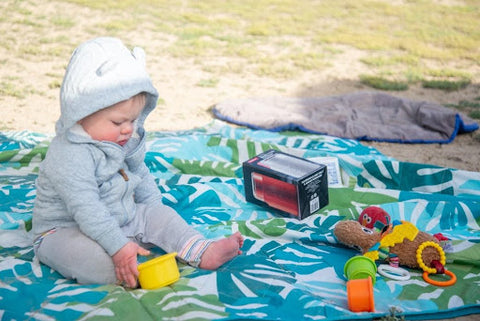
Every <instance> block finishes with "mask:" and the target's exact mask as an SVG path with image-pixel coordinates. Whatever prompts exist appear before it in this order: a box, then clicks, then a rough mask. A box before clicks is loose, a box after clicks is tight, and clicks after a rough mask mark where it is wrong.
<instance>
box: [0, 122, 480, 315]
mask: <svg viewBox="0 0 480 321" xmlns="http://www.w3.org/2000/svg"><path fill="white" fill-rule="evenodd" d="M51 138H52V137H51V136H49V135H44V134H39V133H34V132H28V131H25V132H0V200H1V202H0V319H1V320H13V319H15V320H25V319H29V320H75V319H80V320H91V319H93V320H159V319H162V320H239V319H242V320H351V319H372V318H377V317H382V316H389V315H392V314H395V315H397V316H398V315H404V316H406V318H407V319H409V320H411V319H433V318H435V319H438V318H446V317H455V316H460V315H467V314H473V313H480V287H479V284H480V243H479V241H480V226H479V224H480V173H477V172H467V171H463V170H457V169H452V168H443V167H437V166H433V165H427V164H415V163H405V162H399V161H396V160H395V159H392V158H389V157H387V156H385V155H382V154H381V153H380V152H378V151H377V150H376V149H374V148H372V147H367V146H364V145H362V144H361V143H360V142H358V141H356V140H348V139H340V138H337V137H332V136H323V135H312V134H306V133H301V132H281V133H274V132H269V131H262V130H251V129H247V128H237V127H233V126H230V125H228V124H227V123H225V122H222V121H219V120H215V121H213V122H212V123H211V124H209V125H207V126H205V127H201V128H197V129H193V130H188V131H178V132H152V133H149V135H148V138H147V148H148V152H147V155H146V159H145V162H146V163H147V165H148V167H149V169H150V171H151V172H152V173H153V175H154V176H155V179H156V182H157V184H158V187H159V189H160V190H161V191H162V192H163V195H164V198H163V202H164V203H165V204H166V205H169V206H171V207H173V208H174V209H175V210H177V211H178V212H179V213H180V214H181V215H182V216H183V217H184V218H185V220H187V221H188V223H190V224H191V225H192V226H193V227H194V228H196V229H197V230H198V231H200V232H202V233H203V234H204V235H205V236H207V237H208V238H212V239H215V238H219V237H223V236H226V235H230V234H232V233H234V232H235V231H240V232H241V233H242V234H243V235H244V236H245V243H244V246H243V249H242V250H243V253H242V254H241V255H240V256H238V257H236V258H234V259H233V260H232V261H230V262H229V263H227V264H225V265H223V266H222V267H220V268H219V269H218V270H216V271H206V270H201V269H197V268H193V267H190V266H187V265H183V264H179V269H180V274H181V277H180V279H179V281H177V282H176V283H174V284H172V285H170V286H167V287H163V288H160V289H156V290H143V289H125V288H123V287H121V286H117V285H81V284H77V283H75V282H74V281H72V280H67V279H64V278H63V277H62V276H61V275H60V274H58V273H57V272H55V271H53V270H51V269H50V268H48V267H47V266H45V265H43V264H40V263H39V262H38V261H37V260H36V258H35V256H34V253H33V249H32V245H31V244H32V237H31V235H30V233H29V230H30V227H31V218H32V208H33V202H34V198H35V178H36V176H37V172H38V166H39V163H40V162H41V160H42V158H43V157H44V156H45V152H46V150H47V148H48V144H49V141H50V140H51ZM272 148H273V149H277V150H280V151H283V152H286V153H289V154H292V155H296V156H301V157H304V158H308V159H316V160H319V159H320V160H321V159H323V158H324V157H327V158H328V159H332V158H333V159H336V160H338V164H339V170H340V173H341V175H340V181H339V182H337V183H336V184H335V186H333V185H332V186H330V187H329V198H330V203H329V205H328V206H326V207H324V208H322V209H320V210H319V211H318V212H317V213H315V214H313V215H311V216H309V217H307V218H305V219H304V220H298V219H296V218H292V217H288V216H285V215H283V214H282V213H280V212H278V211H276V210H274V209H269V208H265V207H262V206H259V205H255V204H252V203H248V202H246V201H245V197H244V187H243V180H242V162H243V161H246V160H247V159H249V158H251V157H253V156H255V155H257V154H259V153H261V152H263V151H266V150H268V149H272ZM329 171H330V168H329ZM369 205H378V206H380V207H382V208H383V209H385V210H386V211H387V212H388V213H389V214H390V215H391V217H392V219H394V220H395V219H397V220H406V221H409V222H411V223H412V224H414V225H415V226H416V227H418V228H419V229H420V230H423V231H426V232H429V233H432V234H434V233H439V232H440V233H442V234H443V235H444V236H446V237H448V238H450V239H451V244H450V246H449V247H448V249H446V257H447V264H446V268H447V269H449V270H450V271H452V272H453V273H454V274H455V275H456V276H457V278H458V281H457V283H456V284H455V285H453V286H450V287H438V286H434V285H430V284H428V283H426V282H425V281H424V280H423V278H422V276H421V271H419V270H409V272H410V274H411V278H410V280H407V281H395V280H392V279H388V278H386V277H383V276H381V275H377V279H376V283H375V285H374V287H373V289H374V297H375V311H374V312H352V311H350V310H349V308H348V302H347V290H346V281H347V280H346V278H345V276H344V273H343V268H344V265H345V262H346V261H347V260H348V259H349V258H351V257H353V256H355V255H358V254H359V253H358V252H357V251H356V250H354V249H351V248H347V247H345V246H342V245H341V244H339V243H338V242H337V241H336V239H335V237H334V235H333V229H334V227H335V224H336V223H337V222H339V221H340V220H345V219H356V218H357V217H358V215H359V213H360V212H361V210H362V209H363V208H365V207H366V206H369ZM161 254H162V252H161V251H160V250H158V251H155V252H154V253H153V254H152V255H151V256H150V257H149V258H152V257H154V256H157V255H161ZM145 259H148V258H142V260H145Z"/></svg>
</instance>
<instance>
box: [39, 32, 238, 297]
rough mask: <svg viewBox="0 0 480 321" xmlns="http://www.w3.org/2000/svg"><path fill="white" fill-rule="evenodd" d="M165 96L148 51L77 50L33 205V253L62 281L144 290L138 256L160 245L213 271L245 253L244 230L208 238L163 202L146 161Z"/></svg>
mask: <svg viewBox="0 0 480 321" xmlns="http://www.w3.org/2000/svg"><path fill="white" fill-rule="evenodd" d="M157 100H158V93H157V91H156V89H155V88H154V87H153V85H152V82H151V80H150V77H149V75H148V73H147V72H146V69H145V54H144V51H143V50H142V49H140V48H134V49H133V51H130V50H128V49H127V48H126V47H125V46H124V45H123V44H122V42H121V41H120V40H118V39H116V38H97V39H93V40H90V41H87V42H85V43H84V44H82V45H80V46H79V47H78V48H77V49H76V50H75V51H74V53H73V55H72V57H71V60H70V62H69V65H68V67H67V70H66V73H65V77H64V79H63V83H62V87H61V91H60V101H61V115H60V118H59V120H58V121H57V123H56V136H55V137H54V138H53V139H52V142H51V144H50V147H49V149H48V152H47V155H46V157H45V160H44V161H43V162H42V164H41V165H40V171H39V175H38V179H37V181H36V187H37V196H36V199H35V205H34V211H33V232H34V234H35V242H34V249H35V254H36V256H37V257H38V258H39V260H40V261H41V262H42V263H44V264H46V265H48V266H50V267H51V268H53V269H55V270H56V271H58V272H59V273H60V274H62V275H63V276H64V277H66V278H72V279H76V280H77V282H79V283H100V284H107V283H124V284H126V285H127V286H129V287H136V286H137V277H138V270H137V255H148V254H149V251H148V250H146V249H145V247H146V246H152V245H155V246H158V247H160V248H162V249H163V250H164V251H166V252H177V253H178V254H177V257H178V259H180V260H182V261H183V262H186V263H188V264H190V265H192V266H198V267H200V268H203V269H209V270H213V269H217V268H218V267H219V266H221V265H222V264H224V263H226V262H227V261H229V260H231V259H232V258H234V257H235V256H237V255H239V254H240V253H241V250H240V248H241V247H242V245H243V237H242V236H241V235H240V233H239V232H236V233H234V234H233V235H231V236H230V237H228V238H224V239H221V240H217V241H212V240H207V239H205V238H204V237H203V236H202V235H200V234H199V233H198V232H197V231H196V230H195V229H193V228H192V227H191V226H189V225H188V224H187V223H186V222H185V221H184V220H183V219H182V217H181V216H180V215H178V213H177V212H175V211H174V210H173V209H172V208H170V207H168V206H165V205H164V204H163V203H162V201H161V199H162V195H161V193H160V191H159V189H158V187H157V186H156V184H155V181H154V178H153V176H152V175H151V174H150V172H149V170H148V168H147V166H146V165H145V163H144V158H145V130H144V127H143V126H144V121H145V119H146V117H147V116H148V114H149V113H150V112H151V111H152V110H153V109H154V108H155V106H156V103H157Z"/></svg>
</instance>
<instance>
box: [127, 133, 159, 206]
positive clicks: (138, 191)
mask: <svg viewBox="0 0 480 321" xmlns="http://www.w3.org/2000/svg"><path fill="white" fill-rule="evenodd" d="M145 154H146V148H145V138H144V137H143V138H142V139H141V141H140V142H139V144H138V146H137V148H136V149H135V150H133V151H132V152H130V153H129V154H128V155H127V157H126V158H125V163H126V164H127V166H128V169H129V171H131V172H132V173H134V174H135V175H137V176H139V177H140V178H141V180H142V181H141V182H140V184H138V185H137V187H136V188H135V202H136V203H145V204H148V203H151V202H155V201H160V200H161V198H162V194H161V192H160V190H159V189H158V186H157V184H156V183H155V179H154V177H153V175H152V174H151V173H150V170H149V169H148V167H147V165H146V164H145Z"/></svg>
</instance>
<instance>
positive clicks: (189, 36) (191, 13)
mask: <svg viewBox="0 0 480 321" xmlns="http://www.w3.org/2000/svg"><path fill="white" fill-rule="evenodd" d="M41 2H42V1H40V3H39V4H37V6H36V8H42V3H41ZM44 2H45V3H47V2H46V1H44ZM57 2H58V3H61V4H63V5H65V6H69V10H54V11H50V12H42V10H41V9H40V10H37V9H35V10H33V9H29V8H30V7H29V6H28V5H27V4H28V2H26V1H14V0H7V1H4V2H3V4H1V5H0V9H2V7H3V10H0V12H1V13H0V30H2V31H3V33H2V34H4V35H8V36H5V37H2V39H0V45H1V46H2V47H3V48H7V49H8V50H9V54H10V55H12V56H17V57H22V58H23V59H25V60H31V61H45V60H49V59H52V57H65V56H68V55H69V53H70V52H71V50H72V49H73V48H74V47H75V46H76V45H77V44H78V43H80V42H81V41H83V40H85V33H86V34H89V35H91V36H92V37H93V36H95V35H100V34H106V35H114V36H122V38H124V39H125V40H126V41H131V42H132V44H136V43H135V34H139V33H145V32H148V33H150V34H152V43H145V44H140V45H143V46H144V47H149V48H148V51H149V52H156V51H161V52H162V53H165V54H169V55H171V56H173V57H175V58H178V59H192V60H193V61H195V63H196V64H197V65H199V69H203V70H206V69H207V68H208V69H209V70H211V71H212V75H211V77H210V78H211V79H219V78H221V77H223V76H224V73H226V72H229V71H230V70H232V69H233V70H232V71H231V72H245V73H253V74H255V75H257V76H260V77H269V78H274V79H280V80H281V79H288V78H291V77H294V76H297V75H301V74H302V73H305V72H317V71H321V70H323V69H324V68H326V67H329V66H330V65H331V63H332V61H333V60H334V59H335V57H336V56H337V55H339V54H341V53H342V48H344V46H351V47H354V48H356V49H358V50H362V51H364V52H367V53H368V54H367V55H366V57H367V58H363V59H362V60H361V62H362V63H363V64H365V66H366V67H368V70H369V75H358V77H359V79H358V80H359V81H361V82H362V83H364V84H366V85H368V86H372V87H374V88H379V89H383V90H405V89H406V88H408V87H409V86H411V85H414V84H420V85H422V86H424V87H425V88H435V89H441V90H445V91H452V90H460V89H462V88H464V87H465V86H468V85H469V84H470V83H471V81H472V79H478V77H479V74H478V73H479V71H478V69H479V68H478V65H479V64H480V50H479V48H480V29H479V28H478V21H479V20H480V10H479V9H478V6H477V1H476V0H465V1H462V2H461V3H459V4H456V5H443V4H441V3H439V2H438V1H434V0H422V1H403V2H402V4H401V5H400V4H397V3H396V2H390V1H386V0H385V1H382V0H365V1H362V2H359V1H357V0H339V1H296V0H268V1H267V0H245V1H237V2H231V1H222V0H205V1H193V0H183V1H179V0H177V1H175V0H172V1H168V2H164V1H155V0H144V1H133V0H118V1H114V0H107V1H96V0H58V1H57ZM82 10H83V11H82ZM80 11H81V13H79V12H80ZM267 13H268V14H267ZM80 16H81V17H82V19H83V20H85V19H86V20H87V22H86V23H85V22H82V19H79V17H80ZM85 17H88V18H85ZM77 31H82V32H83V36H82V34H81V33H80V35H79V33H78V32H77ZM161 39H167V40H166V41H159V40H161ZM153 43H155V44H153ZM342 46H343V47H342ZM216 58H227V59H229V60H234V61H237V62H236V63H232V62H229V63H228V64H229V65H228V64H227V65H224V64H220V63H219V64H218V65H216V66H215V65H214V64H212V63H210V64H209V65H207V61H210V62H211V61H215V60H216ZM235 64H236V65H235ZM232 66H241V68H239V67H233V68H232ZM472 66H476V68H472ZM445 68H447V69H445ZM449 74H453V75H454V76H451V75H449ZM385 75H388V76H385ZM452 77H453V78H452ZM0 81H1V79H0ZM199 85H200V86H205V85H206V86H210V85H211V84H209V83H208V81H207V83H206V84H202V83H200V84H199ZM55 86H57V85H56V84H55V82H51V87H55ZM3 87H4V89H3V90H2V92H0V95H8V94H9V93H12V92H14V91H15V90H13V91H12V90H11V89H9V88H6V87H8V86H7V85H3ZM20 91H22V90H20Z"/></svg>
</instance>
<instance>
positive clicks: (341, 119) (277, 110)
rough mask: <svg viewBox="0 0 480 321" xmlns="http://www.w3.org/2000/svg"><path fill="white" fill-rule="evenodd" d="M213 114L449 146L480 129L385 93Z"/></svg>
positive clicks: (265, 103)
mask: <svg viewBox="0 0 480 321" xmlns="http://www.w3.org/2000/svg"><path fill="white" fill-rule="evenodd" d="M213 113H214V115H215V117H217V118H219V119H222V120H226V121H228V122H231V123H235V124H238V125H243V126H247V127H250V128H255V129H265V130H271V131H283V130H301V131H305V132H309V133H317V134H326V135H332V136H337V137H342V138H352V139H359V140H367V141H369V140H370V141H372V140H373V141H383V142H392V143H449V142H451V141H453V139H454V138H455V136H456V135H457V134H458V133H462V132H471V131H474V130H476V129H478V124H477V123H476V122H475V121H474V120H472V119H471V118H469V117H468V116H465V115H462V114H461V113H458V112H456V111H455V110H452V109H449V108H446V107H444V106H441V105H439V104H436V103H433V102H428V101H415V100H410V99H406V98H399V97H395V96H391V95H388V94H385V93H381V92H357V93H351V94H345V95H338V96H329V97H310V98H292V97H259V98H248V99H232V100H227V101H224V102H221V103H218V104H216V105H215V106H214V108H213Z"/></svg>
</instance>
